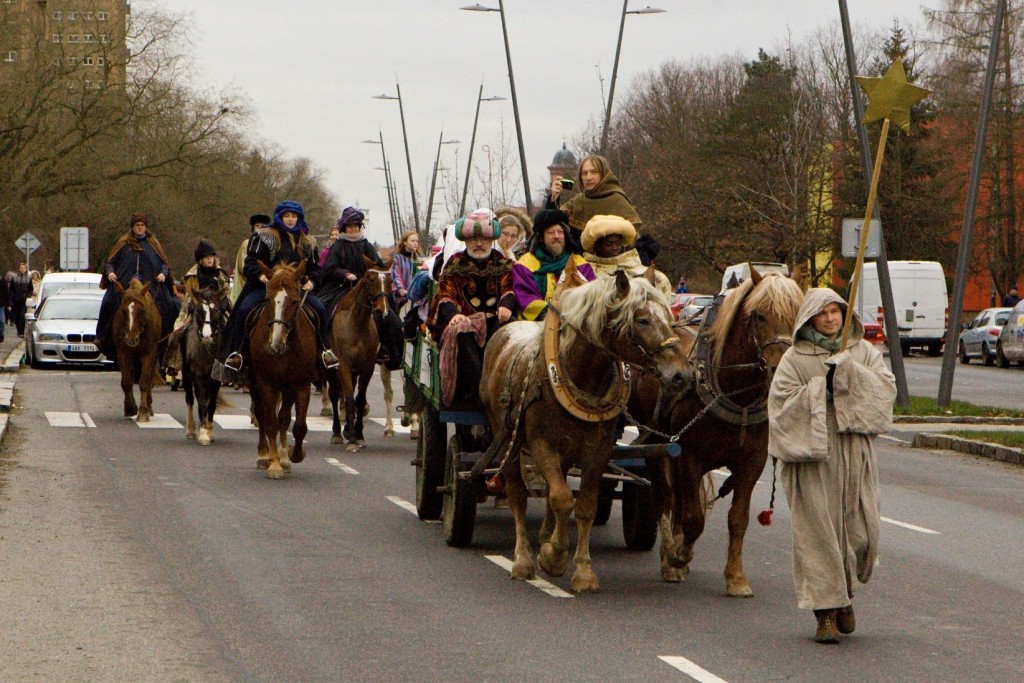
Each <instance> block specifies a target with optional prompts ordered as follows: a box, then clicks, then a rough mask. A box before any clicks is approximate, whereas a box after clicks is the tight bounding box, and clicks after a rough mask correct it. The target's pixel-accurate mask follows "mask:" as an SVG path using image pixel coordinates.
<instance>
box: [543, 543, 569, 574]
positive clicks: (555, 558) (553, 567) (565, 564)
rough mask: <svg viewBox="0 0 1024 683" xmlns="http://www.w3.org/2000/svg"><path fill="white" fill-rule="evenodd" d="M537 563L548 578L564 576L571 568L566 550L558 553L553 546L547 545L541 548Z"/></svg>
mask: <svg viewBox="0 0 1024 683" xmlns="http://www.w3.org/2000/svg"><path fill="white" fill-rule="evenodd" d="M537 561H538V562H539V564H540V568H541V569H543V570H544V573H545V574H547V575H548V576H563V575H564V574H565V570H566V569H568V568H569V553H568V552H566V551H564V550H563V551H562V552H560V553H559V552H556V551H555V548H554V546H553V545H551V544H550V543H545V544H544V545H542V546H541V548H540V554H539V555H538V556H537Z"/></svg>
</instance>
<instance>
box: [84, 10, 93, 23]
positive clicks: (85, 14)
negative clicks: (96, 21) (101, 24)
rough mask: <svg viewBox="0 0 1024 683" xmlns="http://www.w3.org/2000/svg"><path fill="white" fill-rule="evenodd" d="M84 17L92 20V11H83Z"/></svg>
mask: <svg viewBox="0 0 1024 683" xmlns="http://www.w3.org/2000/svg"><path fill="white" fill-rule="evenodd" d="M82 19H85V20H86V21H92V12H82Z"/></svg>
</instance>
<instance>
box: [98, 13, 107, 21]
mask: <svg viewBox="0 0 1024 683" xmlns="http://www.w3.org/2000/svg"><path fill="white" fill-rule="evenodd" d="M108 16H110V15H108V14H107V13H106V12H97V13H96V19H97V20H98V21H106V20H107V17H108Z"/></svg>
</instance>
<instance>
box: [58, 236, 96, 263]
mask: <svg viewBox="0 0 1024 683" xmlns="http://www.w3.org/2000/svg"><path fill="white" fill-rule="evenodd" d="M60 269H61V270H63V271H75V270H89V228H61V229H60Z"/></svg>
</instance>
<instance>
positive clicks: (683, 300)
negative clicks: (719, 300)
mask: <svg viewBox="0 0 1024 683" xmlns="http://www.w3.org/2000/svg"><path fill="white" fill-rule="evenodd" d="M714 300H715V297H714V296H712V295H711V294H690V293H689V292H687V293H686V294H676V295H675V296H673V297H672V315H674V316H675V317H676V320H679V319H680V318H682V319H683V320H686V319H688V318H696V317H697V316H698V315H700V314H701V313H702V312H703V311H704V309H705V308H707V307H708V306H710V305H711V303H712V302H713V301H714Z"/></svg>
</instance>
